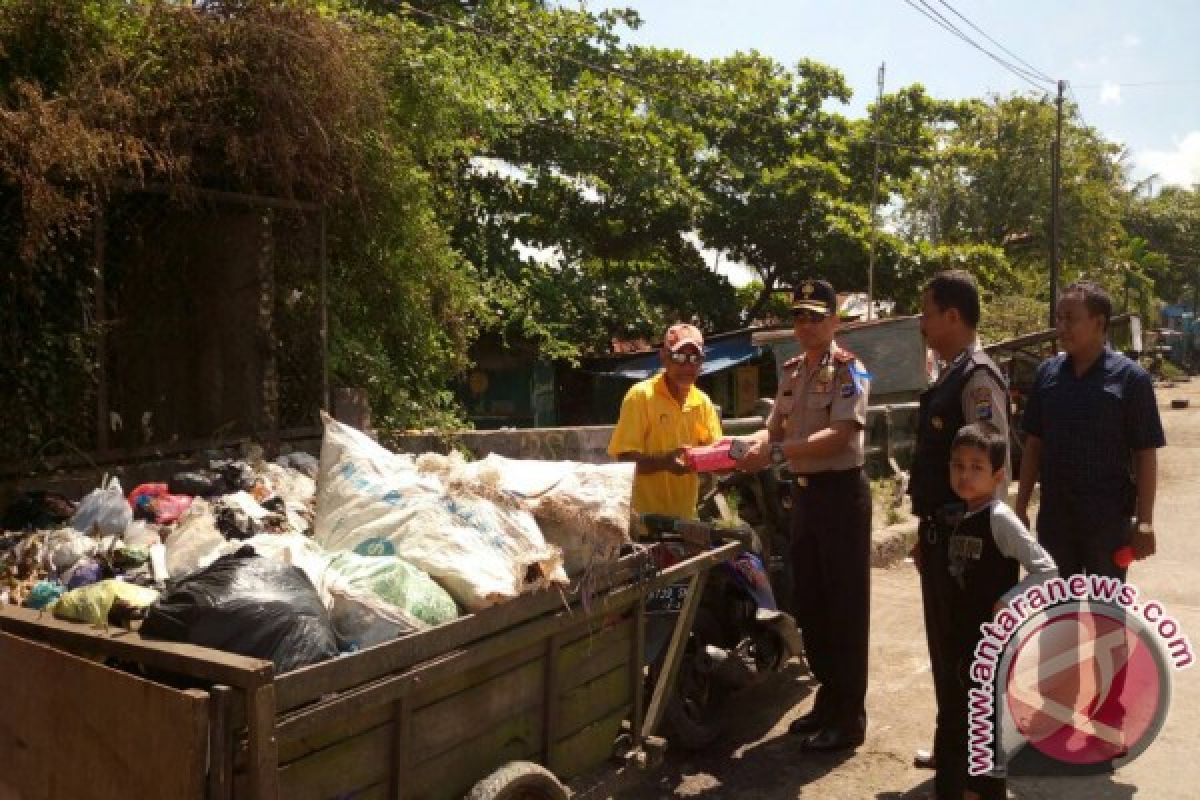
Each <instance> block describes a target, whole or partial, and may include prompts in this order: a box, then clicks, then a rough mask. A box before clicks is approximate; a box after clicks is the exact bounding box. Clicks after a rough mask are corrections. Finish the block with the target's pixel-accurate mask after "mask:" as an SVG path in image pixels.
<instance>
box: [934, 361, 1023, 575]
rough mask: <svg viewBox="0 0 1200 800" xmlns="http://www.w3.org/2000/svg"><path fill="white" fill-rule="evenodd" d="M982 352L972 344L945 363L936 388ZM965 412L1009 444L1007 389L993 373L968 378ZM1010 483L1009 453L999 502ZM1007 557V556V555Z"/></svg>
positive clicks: (968, 419)
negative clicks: (954, 369)
mask: <svg viewBox="0 0 1200 800" xmlns="http://www.w3.org/2000/svg"><path fill="white" fill-rule="evenodd" d="M982 349H983V348H981V347H980V346H979V342H978V341H975V342H973V343H972V344H971V345H970V346H969V347H968V348H967V349H966V350H964V351H962V352H961V353H959V354H958V357H957V358H955V359H954V360H953V361H951V362H950V363H949V364H946V365H945V366H944V367H943V368H942V369H941V370H940V371H939V373H938V378H937V380H936V381H934V385H935V386H936V385H937V384H939V383H941V382H942V380H943V379H945V377H946V375H947V374H948V373H949V372H950V369H951V367H953V366H954V365H955V364H957V363H958V362H959V361H961V360H962V359H964V358H969V357H970V356H973V355H975V354H976V353H978V352H979V351H980V350H982ZM982 355H983V357H984V358H987V360H988V363H990V364H991V365H992V367H994V368H995V370H996V372H999V371H1000V368H999V367H997V366H996V365H995V363H994V362H992V360H991V359H990V358H988V357H987V354H986V353H984V354H982ZM962 412H963V419H964V420H966V424H968V425H970V424H972V423H975V422H982V423H986V424H987V425H989V426H991V428H992V429H993V430H995V431H996V432H997V433H999V434H1000V435H1001V436H1003V437H1004V438H1005V440H1006V441H1009V435H1008V430H1009V419H1008V394H1007V392H1006V391H1005V390H1004V387H1003V386H1001V385H1000V384H999V383H997V382H996V378H995V376H993V375H992V373H991V372H989V371H987V370H986V369H976V370H975V371H974V372H973V373H971V377H969V378H968V379H967V384H966V386H964V387H963V393H962ZM1011 480H1012V453H1009V452H1008V451H1007V450H1006V451H1005V455H1004V482H1003V483H1001V484H1000V485H999V486H998V487H996V499H997V500H1004V499H1006V498H1007V497H1008V484H1009V481H1011ZM1005 555H1008V554H1007V553H1005Z"/></svg>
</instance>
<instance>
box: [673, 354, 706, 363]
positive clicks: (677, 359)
mask: <svg viewBox="0 0 1200 800" xmlns="http://www.w3.org/2000/svg"><path fill="white" fill-rule="evenodd" d="M667 357H668V358H670V359H671V361H673V362H674V363H676V364H703V363H704V356H702V355H700V354H699V353H670V354H668V356H667Z"/></svg>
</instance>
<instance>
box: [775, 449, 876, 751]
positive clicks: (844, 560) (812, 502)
mask: <svg viewBox="0 0 1200 800" xmlns="http://www.w3.org/2000/svg"><path fill="white" fill-rule="evenodd" d="M793 497H794V503H793V510H792V564H793V570H794V573H795V580H796V584H795V587H796V589H795V608H796V621H797V622H798V623H799V625H800V629H801V631H802V632H803V633H804V652H805V657H806V658H807V659H808V664H809V667H810V668H811V669H812V672H813V675H814V676H815V677H816V678H817V680H818V681H820V683H821V686H820V688H819V689H818V690H817V699H816V705H815V706H814V710H815V712H816V713H817V714H818V716H819V717H820V718H821V720H822V723H823V724H824V725H825V727H829V728H836V729H838V730H842V731H846V732H848V733H861V732H864V731H865V729H866V710H865V700H866V694H867V646H868V642H867V639H868V634H869V628H870V617H871V485H870V483H869V482H868V481H867V478H866V475H864V474H863V471H862V470H861V469H854V470H845V471H840V472H824V473H818V474H816V475H812V476H808V478H807V485H805V486H797V487H796V490H795V493H794V495H793Z"/></svg>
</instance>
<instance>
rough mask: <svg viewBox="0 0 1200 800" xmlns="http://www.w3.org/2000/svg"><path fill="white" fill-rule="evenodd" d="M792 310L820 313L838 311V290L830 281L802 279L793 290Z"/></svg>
mask: <svg viewBox="0 0 1200 800" xmlns="http://www.w3.org/2000/svg"><path fill="white" fill-rule="evenodd" d="M792 311H815V312H817V313H818V314H836V313H837V292H835V291H834V290H833V286H832V285H830V283H829V281H822V280H805V281H801V282H800V284H799V285H798V286H796V288H795V289H794V290H793V291H792Z"/></svg>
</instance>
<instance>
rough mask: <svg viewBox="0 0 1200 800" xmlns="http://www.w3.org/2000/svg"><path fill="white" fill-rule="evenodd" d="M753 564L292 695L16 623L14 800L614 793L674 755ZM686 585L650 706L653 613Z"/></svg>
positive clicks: (564, 599)
mask: <svg viewBox="0 0 1200 800" xmlns="http://www.w3.org/2000/svg"><path fill="white" fill-rule="evenodd" d="M737 548H738V545H736V544H733V543H729V544H723V545H720V546H718V547H715V548H713V549H711V550H707V551H704V552H701V553H699V554H697V555H695V556H693V557H691V558H688V559H686V560H684V561H682V562H680V563H678V564H675V565H674V566H672V567H670V568H668V569H665V570H661V571H659V570H655V569H653V567H652V566H651V565H650V559H649V558H648V556H647V554H645V553H637V554H633V555H630V556H626V557H624V558H622V559H620V560H619V561H617V562H615V563H614V564H611V565H607V566H606V567H604V568H602V569H597V570H593V572H592V574H591V575H590V576H589V578H588V580H586V581H584V582H583V583H582V585H578V584H577V585H575V586H572V587H571V589H570V590H569V591H559V590H546V591H542V592H536V593H532V594H528V595H524V596H522V597H520V598H517V599H516V600H513V601H511V602H509V603H505V604H503V605H500V606H496V607H493V608H489V609H487V610H485V611H482V612H480V613H477V614H472V615H469V616H466V617H463V618H461V619H458V620H455V621H453V622H450V623H447V624H445V625H441V626H438V627H436V628H431V629H429V630H426V631H422V632H420V633H417V634H413V635H411V636H408V637H404V638H402V639H397V640H395V641H393V642H388V643H386V644H382V645H379V646H376V647H372V648H369V649H366V650H363V651H361V652H358V653H354V654H350V655H345V656H342V657H340V658H337V659H334V660H331V661H327V662H324V663H321V664H317V665H314V666H311V667H306V668H304V669H300V670H296V671H294V672H290V673H287V674H284V675H278V676H277V675H274V673H273V670H272V667H271V664H270V662H267V661H261V660H257V659H252V658H243V657H241V656H236V655H232V654H228V653H223V652H220V651H215V650H211V649H208V648H204V647H196V646H191V645H183V644H174V643H167V642H160V641H155V640H150V639H143V638H142V637H141V636H140V635H138V634H137V633H135V632H130V631H124V630H107V631H104V630H99V629H94V628H90V627H88V626H85V625H79V624H73V623H68V622H62V621H59V620H56V619H53V618H52V617H51V616H50V615H48V614H43V613H39V612H35V611H30V610H27V609H19V608H13V607H6V608H4V609H2V610H0V753H3V754H4V756H3V761H4V764H5V768H4V769H3V770H0V800H9V798H39V799H40V798H71V800H78V799H79V798H97V799H98V800H110V799H111V800H118V799H119V800H141V799H142V798H170V799H171V800H193V799H195V800H200V799H201V798H207V800H227V799H228V798H236V799H237V800H266V799H267V798H271V799H272V800H273V799H274V798H280V800H305V799H306V798H413V799H416V798H421V799H425V798H428V799H429V800H436V799H437V798H457V797H463V796H464V795H466V794H467V793H468V792H472V788H473V787H476V788H475V791H474V792H473V796H474V797H478V798H484V797H488V796H492V797H501V796H508V795H505V794H504V792H503V791H501V789H503V787H504V785H505V784H506V782H509V781H510V779H511V780H512V781H516V783H517V784H520V783H521V781H533V783H532V784H530V785H535V784H537V781H538V777H537V775H534V776H533V777H528V775H529V774H532V773H538V774H540V776H541V779H543V780H544V779H545V777H546V776H547V775H553V776H555V778H556V779H558V780H562V781H563V782H569V784H570V786H571V787H572V788H573V789H574V791H575V792H576V794H580V795H586V794H589V793H591V792H594V791H596V790H604V791H608V790H611V788H612V785H613V783H614V781H616V780H623V779H625V778H626V777H628V776H630V775H631V774H633V773H636V772H637V770H638V768H640V767H644V766H646V765H647V764H649V763H651V762H652V761H653V760H654V755H655V750H656V748H660V747H661V740H659V739H657V738H656V737H654V736H653V735H652V734H653V732H654V731H655V729H656V726H657V725H658V722H659V720H660V719H661V715H662V711H663V707H664V703H665V700H666V698H667V693H668V691H669V689H670V684H671V683H672V682H673V679H674V675H675V674H676V669H677V667H678V662H679V658H680V656H681V654H682V652H683V649H684V647H683V645H684V643H685V641H686V639H687V636H688V631H689V629H690V626H691V620H692V616H693V614H694V609H695V601H698V599H699V597H700V594H701V589H702V587H703V583H704V580H705V577H706V575H707V571H708V569H710V568H711V567H712V566H714V565H716V564H717V563H719V562H721V561H725V560H728V559H731V558H732V557H733V556H734V555H735V554H736V552H737ZM684 580H687V581H689V582H690V585H691V589H692V591H690V592H689V595H688V603H687V604H686V605H685V606H684V609H683V611H682V612H681V613H680V615H679V619H678V622H677V624H676V629H675V631H674V634H673V637H672V640H671V645H670V646H669V647H668V649H667V653H666V666H665V668H664V669H663V670H662V675H663V677H662V678H661V679H660V680H659V681H658V682H657V684H656V685H655V686H654V687H653V690H652V692H651V696H650V697H649V698H647V697H645V680H644V679H643V661H644V644H645V636H644V633H645V613H644V602H645V599H646V597H647V596H648V595H649V593H650V592H652V591H654V590H655V589H658V588H661V587H663V586H668V585H671V584H675V583H679V582H680V581H684ZM114 662H117V663H119V664H120V665H121V667H122V669H115V668H113V667H111V666H106V664H111V663H114ZM534 765H536V766H534ZM489 776H491V778H490V779H489ZM481 782H482V784H481V785H480V786H478V787H477V786H476V785H477V784H480V783H481ZM559 791H561V790H559ZM489 793H490V794H489ZM516 796H522V795H520V794H518V795H516ZM524 796H529V797H543V796H545V797H553V796H554V794H553V793H552V792H550V793H546V794H541V793H539V792H538V791H531V792H529V793H528V794H527V795H524Z"/></svg>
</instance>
